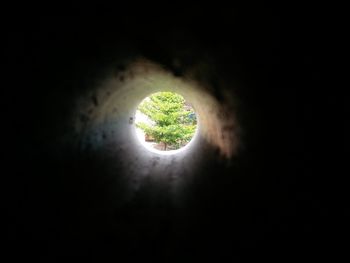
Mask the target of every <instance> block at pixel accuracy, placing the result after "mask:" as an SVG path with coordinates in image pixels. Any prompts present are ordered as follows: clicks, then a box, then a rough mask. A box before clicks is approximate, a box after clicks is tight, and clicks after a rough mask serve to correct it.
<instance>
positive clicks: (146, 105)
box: [136, 92, 196, 150]
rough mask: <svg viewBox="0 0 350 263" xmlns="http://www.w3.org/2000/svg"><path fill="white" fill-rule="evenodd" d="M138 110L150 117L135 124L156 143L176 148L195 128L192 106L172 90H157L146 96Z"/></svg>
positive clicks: (189, 137)
mask: <svg viewBox="0 0 350 263" xmlns="http://www.w3.org/2000/svg"><path fill="white" fill-rule="evenodd" d="M138 110H139V111H141V112H142V113H143V114H144V115H146V116H147V117H148V118H149V119H150V123H145V122H138V123H136V126H137V127H138V128H140V129H142V130H143V131H144V132H145V133H146V134H147V135H150V136H152V137H153V138H154V140H155V141H156V142H157V143H160V142H161V143H163V144H164V150H167V148H168V146H171V147H172V148H175V149H178V148H180V147H181V146H183V145H185V144H186V143H188V142H189V141H190V140H191V139H192V137H193V134H194V132H195V130H196V118H195V114H194V111H193V109H192V107H190V106H189V105H186V103H185V99H184V98H183V97H182V96H180V95H179V94H176V93H173V92H158V93H155V94H153V95H151V96H149V97H147V98H146V99H145V100H144V101H143V102H142V103H141V104H140V106H139V108H138Z"/></svg>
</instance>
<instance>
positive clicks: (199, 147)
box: [5, 9, 328, 262]
mask: <svg viewBox="0 0 350 263" xmlns="http://www.w3.org/2000/svg"><path fill="white" fill-rule="evenodd" d="M206 12H208V14H211V13H210V11H209V10H208V11H206ZM211 12H213V11H211ZM175 13H176V12H174V14H172V15H170V14H169V16H170V17H169V16H166V17H159V19H155V18H154V19H149V16H147V18H145V17H144V16H142V15H140V14H138V13H137V14H135V15H134V16H129V15H125V16H121V17H118V18H116V17H115V16H113V15H111V16H108V15H106V16H102V17H94V16H90V15H78V16H38V17H35V18H34V17H30V18H28V20H27V22H26V23H24V22H19V21H17V22H14V24H13V25H12V27H11V29H10V30H9V32H8V38H7V44H8V54H7V62H8V68H9V69H10V72H9V74H8V78H9V80H10V82H9V83H10V84H9V85H10V86H11V87H12V88H11V92H9V94H8V95H7V98H8V100H7V102H8V103H6V105H5V107H6V112H7V113H6V116H7V117H9V119H10V123H11V129H10V131H9V132H10V133H11V135H15V136H14V139H13V140H14V144H11V145H9V151H8V153H10V154H8V156H10V157H14V158H13V159H12V158H10V161H9V162H7V164H8V165H9V166H10V169H9V171H10V174H9V184H8V185H9V187H8V188H7V191H5V193H6V195H7V208H8V209H7V211H8V218H9V224H8V227H7V232H8V235H7V237H8V241H9V243H8V244H9V247H10V248H11V249H12V250H13V251H28V253H31V254H32V253H34V254H41V255H48V256H51V257H55V256H57V255H63V256H65V255H72V254H73V255H90V254H100V253H107V252H108V253H109V252H111V253H112V254H113V255H114V256H115V258H116V259H118V258H121V257H123V256H127V257H128V258H129V259H139V258H143V259H146V258H157V259H161V260H163V261H166V262H168V261H170V262H171V261H174V262H178V261H179V260H180V259H181V260H182V259H183V258H184V257H185V258H186V259H188V258H191V259H193V260H196V259H199V258H201V259H204V258H208V257H212V258H215V259H218V258H221V257H222V258H227V257H228V258H239V257H240V256H242V255H243V256H244V257H246V258H253V257H257V256H258V257H259V256H261V257H263V256H269V257H273V258H275V257H276V258H278V255H279V254H284V256H286V255H291V257H294V256H295V257H298V256H299V255H301V254H303V253H306V254H307V255H312V254H313V252H312V251H315V249H316V248H317V247H318V245H319V244H320V242H321V241H320V240H321V239H320V232H319V231H320V228H321V225H322V224H323V223H324V222H325V220H326V215H327V211H328V210H327V206H326V204H325V203H324V202H323V201H322V199H320V198H319V197H318V193H317V190H314V186H313V182H314V181H313V179H312V177H310V175H309V173H308V169H307V168H306V167H305V166H304V164H303V161H302V160H303V156H305V155H307V152H306V149H305V145H304V143H305V142H304V140H305V137H304V129H305V127H304V124H305V123H303V121H305V120H304V119H303V117H302V116H304V111H305V109H307V106H306V105H309V102H308V96H309V94H310V93H311V91H310V90H311V89H312V85H313V81H314V79H313V78H314V76H315V74H312V72H313V70H315V68H313V66H312V63H311V64H308V63H309V62H307V61H309V60H311V61H312V54H310V53H308V50H307V47H305V46H303V44H301V45H299V46H298V45H297V46H295V45H294V43H295V42H298V41H297V40H295V39H294V40H295V42H292V40H290V39H288V40H286V39H285V38H284V36H285V35H284V34H283V32H282V31H284V30H286V29H285V28H282V22H281V14H280V13H279V12H277V11H276V10H272V9H266V10H265V9H264V11H261V10H250V11H249V12H239V11H236V10H234V11H229V10H225V11H224V10H222V11H220V12H218V13H216V16H215V19H210V18H209V17H210V16H208V15H207V13H204V11H202V13H201V15H200V14H199V15H198V17H197V19H193V15H192V12H190V11H188V12H184V13H183V15H182V16H180V17H179V16H178V15H177V14H175ZM165 19H166V21H167V22H166V23H165V22H164V23H160V22H159V21H160V20H161V21H165ZM292 46H293V47H294V48H293V49H291V47H292ZM291 58H293V59H291ZM135 61H150V62H149V63H151V64H152V65H153V64H154V65H157V66H156V68H158V67H159V68H161V70H160V71H162V72H163V71H164V72H166V74H168V75H167V76H168V77H167V78H170V79H172V80H174V79H176V81H178V80H181V81H184V82H185V83H191V84H189V85H190V86H191V85H192V84H193V83H196V84H193V85H194V86H196V85H197V86H196V87H199V88H197V89H196V88H193V89H192V88H184V89H183V90H181V89H180V90H181V91H184V93H185V95H186V94H187V93H188V92H189V94H190V95H189V96H190V97H191V96H192V97H191V98H193V100H194V103H197V104H198V107H202V109H201V112H200V113H202V115H201V116H202V118H203V120H204V121H203V123H205V125H204V126H203V127H204V128H203V130H204V131H206V132H204V131H203V132H202V131H201V132H200V133H199V136H198V140H197V141H196V143H195V146H194V147H193V148H191V150H190V151H189V152H188V153H186V154H183V155H179V156H167V157H164V156H156V155H154V156H153V155H152V156H149V155H147V154H149V153H146V152H145V151H144V150H143V149H141V148H140V147H139V145H137V144H136V142H135V143H134V142H133V141H132V140H131V139H130V142H129V141H127V142H126V140H127V138H128V136H131V135H132V130H131V129H130V125H129V124H128V121H129V117H130V114H133V109H134V108H135V105H136V104H135V103H134V102H132V103H131V102H129V101H135V102H136V101H137V100H140V99H142V97H143V96H144V95H145V94H147V92H148V91H151V89H153V86H152V87H151V88H149V87H148V88H147V87H146V88H143V89H141V90H140V91H137V92H136V93H135V96H136V97H137V98H135V99H134V97H132V96H129V95H130V90H131V89H132V87H131V88H130V86H128V85H129V84H130V83H134V82H133V81H134V80H135V79H137V78H138V75H137V74H138V73H137V71H132V70H131V71H128V70H129V69H130V65H132V64H133V63H135ZM147 63H148V62H147ZM146 69H148V71H147V70H146V71H147V72H148V73H149V71H151V73H152V67H151V69H149V68H147V67H146ZM125 72H129V73H128V74H129V75H128V76H126V75H123V74H124V73H125ZM130 72H131V73H130ZM135 72H136V73H135ZM156 72H158V71H156ZM122 73H123V74H122ZM130 74H131V76H130ZM132 74H134V75H132ZM164 74H165V73H164ZM114 80H115V81H119V82H120V83H127V84H121V86H118V85H119V84H118V85H117V84H115V85H114V84H113V83H112V84H113V85H114V86H113V85H112V84H108V85H112V88H111V89H109V88H108V87H107V86H108V85H107V84H106V83H110V82H109V81H112V82H113V81H114ZM174 81H175V80H174ZM176 81H175V82H176ZM119 82H118V83H119ZM128 83H129V84H128ZM130 85H131V84H130ZM132 85H134V84H132ZM135 85H136V84H135ZM152 85H153V84H152ZM186 85H187V84H186ZM136 86H137V85H136ZM136 86H135V87H136ZM194 86H191V87H194ZM106 87H107V88H106ZM137 87H139V86H137ZM123 89H124V90H126V93H125V94H126V95H125V96H126V97H125V98H124V97H123V96H121V95H120V94H117V93H118V92H120V91H121V90H123ZM193 90H194V91H193ZM192 91H193V94H194V95H193V94H192V95H191V92H192ZM103 92H106V93H103ZM108 92H109V93H108ZM186 92H187V93H186ZM102 93H103V94H107V93H108V95H103V94H102ZM114 93H115V94H116V95H115V98H116V99H114V100H109V101H108V98H112V97H113V94H114ZM149 93H150V92H149ZM101 94H102V95H101ZM108 96H110V97H108ZM128 96H129V97H128ZM133 96H134V95H133ZM205 98H208V100H209V101H212V103H213V104H210V103H207V102H206V100H205ZM113 103H114V104H115V106H116V107H117V108H118V107H119V108H118V110H117V113H116V112H114V113H115V115H113V114H114V113H113V105H114V104H113ZM133 103H134V104H133ZM125 105H126V106H125ZM210 105H211V106H210ZM210 107H211V108H210ZM309 107H311V106H309ZM89 111H90V112H89ZM210 112H214V113H215V114H212V115H211V113H210ZM8 113H10V114H8ZM89 114H90V115H89ZM116 116H117V117H116ZM228 123H229V124H230V125H227V124H228ZM78 126H79V127H78ZM221 126H222V127H223V129H222V130H220V129H219V128H217V127H221ZM224 126H225V127H226V126H227V127H226V128H225V127H224ZM77 127H78V128H77ZM201 129H202V128H201ZM221 131H225V132H226V135H225V136H223V137H221V134H222V133H221ZM219 135H220V136H219ZM94 136H95V137H94ZM96 136H97V137H96ZM92 137H93V138H95V139H91V138H92ZM86 138H90V139H86ZM118 138H119V139H118ZM121 138H123V139H121ZM223 138H226V139H223ZM86 140H90V144H89V143H86ZM91 140H96V143H95V144H94V143H91ZM94 145H95V146H96V147H94ZM31 244H34V247H33V248H32V246H31ZM12 250H11V251H12Z"/></svg>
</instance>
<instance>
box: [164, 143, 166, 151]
mask: <svg viewBox="0 0 350 263" xmlns="http://www.w3.org/2000/svg"><path fill="white" fill-rule="evenodd" d="M166 148H167V144H166V143H165V142H164V151H166Z"/></svg>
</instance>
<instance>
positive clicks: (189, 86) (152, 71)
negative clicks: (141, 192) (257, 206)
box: [73, 59, 239, 195]
mask: <svg viewBox="0 0 350 263" xmlns="http://www.w3.org/2000/svg"><path fill="white" fill-rule="evenodd" d="M159 91H172V92H176V93H179V94H181V95H182V96H183V97H184V98H185V99H186V100H187V101H189V102H190V103H191V104H192V105H193V108H194V109H195V111H196V114H197V116H198V127H197V131H196V134H195V137H194V138H193V139H192V141H191V142H190V143H189V144H188V145H186V147H184V148H182V149H180V150H178V151H176V153H173V152H171V151H170V152H159V151H158V152H157V151H149V150H148V149H146V148H145V147H144V146H143V145H142V144H141V143H140V141H139V140H138V138H137V134H136V130H135V123H134V120H135V112H136V109H137V107H138V105H139V104H140V102H141V101H142V100H143V99H144V98H145V97H147V96H148V95H150V94H152V93H155V92H159ZM232 103H233V100H229V98H227V100H226V101H225V102H220V101H218V100H217V99H216V98H215V97H214V96H213V94H211V93H210V87H208V86H205V84H203V85H201V84H200V83H199V82H198V81H196V80H195V79H193V78H191V77H176V76H174V74H173V73H172V72H171V71H169V70H166V69H164V68H163V67H162V66H160V65H157V64H156V63H153V62H151V61H148V60H145V59H136V60H134V61H132V62H130V63H129V64H128V65H126V67H125V69H124V70H122V71H119V72H117V73H116V74H115V73H114V74H113V75H112V74H111V75H109V76H106V77H105V78H104V79H103V80H102V81H101V82H100V84H99V85H97V86H96V87H94V88H93V89H91V90H90V91H89V92H87V93H86V94H84V95H82V96H80V98H79V99H78V100H77V102H76V109H75V114H74V116H75V117H74V120H73V122H74V132H75V134H76V136H75V137H76V138H78V139H77V140H76V142H75V143H76V145H78V149H79V151H81V152H87V151H88V152H90V153H101V152H103V154H104V155H107V156H109V158H111V159H113V158H115V159H118V161H119V163H118V165H119V166H118V169H117V168H116V169H117V170H118V171H119V170H120V169H122V170H123V171H124V173H123V175H122V174H120V173H119V175H118V176H123V177H125V180H126V181H128V182H129V183H128V188H129V189H130V191H131V192H133V193H134V192H135V191H137V189H139V188H140V187H142V182H143V181H144V180H145V178H148V177H151V180H155V181H157V180H158V181H157V182H158V183H159V182H163V184H170V185H169V186H170V188H171V189H172V190H174V189H176V188H177V187H178V184H181V182H182V183H183V182H185V181H186V180H189V179H190V178H191V176H193V174H195V173H196V171H195V170H196V169H197V168H198V167H201V165H202V164H201V163H202V162H206V161H208V157H209V156H215V155H216V158H218V159H222V160H225V159H226V160H229V159H231V158H232V156H234V154H235V153H236V151H237V146H238V144H239V143H238V127H239V125H238V124H237V121H236V119H235V115H234V114H232V112H229V110H228V109H229V108H230V107H233V105H232ZM230 109H231V108H230ZM210 152H211V153H210ZM120 157H122V159H121V158H120ZM170 181H171V183H169V182H170ZM169 194H170V195H171V193H169Z"/></svg>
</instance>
